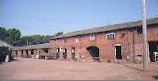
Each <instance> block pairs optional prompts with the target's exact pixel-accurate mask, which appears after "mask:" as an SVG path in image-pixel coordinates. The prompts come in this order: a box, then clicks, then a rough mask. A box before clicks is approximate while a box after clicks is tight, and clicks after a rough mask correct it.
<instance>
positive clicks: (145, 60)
mask: <svg viewBox="0 0 158 81" xmlns="http://www.w3.org/2000/svg"><path fill="white" fill-rule="evenodd" d="M142 27H143V28H142V29H143V43H144V44H143V70H144V71H147V69H148V41H147V25H146V4H145V0H142Z"/></svg>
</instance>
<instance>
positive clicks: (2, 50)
mask: <svg viewBox="0 0 158 81" xmlns="http://www.w3.org/2000/svg"><path fill="white" fill-rule="evenodd" d="M6 55H9V61H12V60H13V56H12V55H11V52H10V51H9V49H8V47H0V62H4V61H5V58H6Z"/></svg>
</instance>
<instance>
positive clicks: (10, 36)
mask: <svg viewBox="0 0 158 81" xmlns="http://www.w3.org/2000/svg"><path fill="white" fill-rule="evenodd" d="M20 36H21V32H20V30H18V29H15V28H11V29H8V30H7V36H6V41H7V42H8V43H9V44H11V45H16V44H17V42H18V41H19V40H20Z"/></svg>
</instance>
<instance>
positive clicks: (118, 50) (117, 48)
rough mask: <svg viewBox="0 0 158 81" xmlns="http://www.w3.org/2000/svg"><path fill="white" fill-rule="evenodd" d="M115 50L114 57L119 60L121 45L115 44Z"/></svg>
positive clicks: (120, 57)
mask: <svg viewBox="0 0 158 81" xmlns="http://www.w3.org/2000/svg"><path fill="white" fill-rule="evenodd" d="M115 50H116V59H117V60H121V59H122V54H121V46H115Z"/></svg>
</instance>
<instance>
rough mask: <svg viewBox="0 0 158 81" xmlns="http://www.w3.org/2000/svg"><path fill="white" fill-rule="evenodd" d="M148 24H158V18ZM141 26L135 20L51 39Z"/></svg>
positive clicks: (148, 21)
mask: <svg viewBox="0 0 158 81" xmlns="http://www.w3.org/2000/svg"><path fill="white" fill-rule="evenodd" d="M147 24H148V25H151V24H158V17H154V18H148V19H147ZM141 25H142V21H141V20H135V21H130V22H124V23H120V24H114V25H107V26H101V27H95V28H91V29H85V30H80V31H74V32H70V33H66V34H63V35H60V36H56V37H52V38H50V39H58V38H64V37H71V36H77V35H83V34H91V33H99V32H105V31H112V30H119V29H126V28H132V27H138V26H141Z"/></svg>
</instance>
